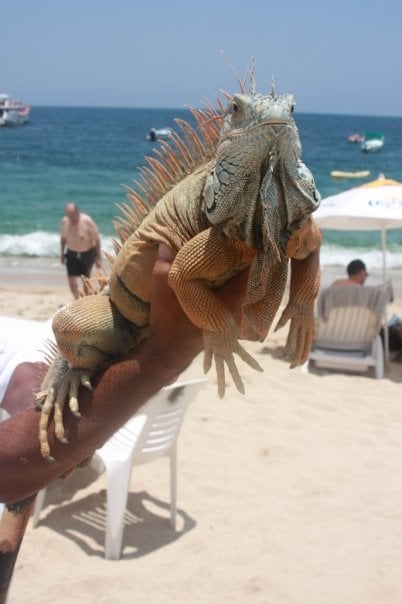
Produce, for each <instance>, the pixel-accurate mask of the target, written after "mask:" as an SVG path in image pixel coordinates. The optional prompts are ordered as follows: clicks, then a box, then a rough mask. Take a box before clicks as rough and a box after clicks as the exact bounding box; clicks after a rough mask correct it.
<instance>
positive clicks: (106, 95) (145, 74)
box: [0, 0, 402, 116]
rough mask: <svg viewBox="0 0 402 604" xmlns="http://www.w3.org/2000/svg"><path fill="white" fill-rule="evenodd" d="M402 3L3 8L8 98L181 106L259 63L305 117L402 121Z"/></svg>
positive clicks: (259, 78)
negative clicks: (251, 62) (386, 117)
mask: <svg viewBox="0 0 402 604" xmlns="http://www.w3.org/2000/svg"><path fill="white" fill-rule="evenodd" d="M401 27H402V3H401V2H400V0H377V1H375V2H374V1H373V0H348V1H347V0H337V1H336V2H333V3H331V4H329V3H328V2H325V1H324V0H304V1H303V0H300V1H297V0H284V1H281V0H275V2H274V1H272V0H239V1H237V2H235V1H233V0H232V1H231V2H228V1H227V0H203V1H202V2H194V0H187V2H184V1H179V0H154V1H152V0H141V2H139V1H138V0H113V1H106V0H81V1H79V0H68V1H62V0H17V1H15V2H6V3H4V5H3V6H2V9H1V25H0V64H1V70H0V92H8V93H9V94H11V95H12V96H14V97H17V98H20V99H21V100H23V101H25V102H29V103H31V104H32V105H78V106H122V107H183V106H184V105H199V104H200V101H201V100H202V99H203V98H205V97H207V98H209V99H212V100H213V99H214V95H215V94H216V93H219V90H220V89H224V90H227V91H228V92H236V91H237V84H236V81H235V78H234V76H233V74H232V72H231V70H230V68H229V67H228V65H227V63H226V62H225V59H224V58H223V57H222V55H221V53H220V51H221V49H223V50H224V51H225V53H226V54H227V55H228V56H229V57H230V59H231V62H232V63H233V64H234V66H235V67H236V69H237V70H238V71H239V72H240V73H243V72H244V69H245V67H246V65H247V63H248V62H249V60H250V58H251V57H255V59H256V83H257V90H258V91H260V92H267V91H268V90H269V87H270V82H271V77H272V75H274V77H275V81H276V88H277V91H278V92H292V93H293V94H294V95H295V97H296V103H297V110H298V111H303V112H313V113H314V112H319V113H346V114H362V115H394V116H401V115H402V33H401Z"/></svg>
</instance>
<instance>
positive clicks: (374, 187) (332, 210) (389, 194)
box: [314, 175, 402, 282]
mask: <svg viewBox="0 0 402 604" xmlns="http://www.w3.org/2000/svg"><path fill="white" fill-rule="evenodd" d="M314 219H315V221H316V222H317V224H318V226H319V227H320V229H335V230H342V231H380V232H381V248H382V258H383V280H384V282H385V280H386V247H387V243H386V231H387V230H388V229H398V228H402V183H398V181H395V180H391V179H386V178H385V177H384V176H383V175H380V176H379V178H378V179H377V180H375V181H373V182H370V183H367V184H364V185H361V186H360V187H353V188H352V189H348V190H347V191H344V192H343V193H338V194H337V195H331V196H330V197H326V198H324V199H322V201H321V205H320V207H319V208H318V210H316V212H314Z"/></svg>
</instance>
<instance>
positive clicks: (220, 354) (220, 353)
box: [204, 331, 263, 398]
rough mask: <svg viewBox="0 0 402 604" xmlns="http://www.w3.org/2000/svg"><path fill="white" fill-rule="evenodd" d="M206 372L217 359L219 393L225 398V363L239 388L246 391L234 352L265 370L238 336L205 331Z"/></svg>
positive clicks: (257, 367)
mask: <svg viewBox="0 0 402 604" xmlns="http://www.w3.org/2000/svg"><path fill="white" fill-rule="evenodd" d="M204 346H205V352H204V373H207V372H208V371H209V370H210V368H211V365H212V359H214V360H215V367H216V376H217V381H218V395H219V398H223V397H224V395H225V389H226V385H225V363H226V365H227V367H228V369H229V373H230V375H231V376H232V379H233V382H234V384H235V386H236V388H237V390H238V391H239V392H240V393H241V394H244V393H245V388H244V384H243V381H242V379H241V377H240V373H239V370H238V369H237V366H236V363H235V359H234V356H233V354H234V353H236V354H238V355H239V357H240V358H241V359H242V360H243V361H244V362H245V363H247V365H249V366H250V367H251V368H252V369H255V370H256V371H263V369H262V367H261V366H260V365H259V364H258V363H257V361H256V360H255V359H254V358H253V357H252V356H251V355H250V354H249V353H248V352H247V351H246V350H245V349H244V348H243V346H241V345H240V344H239V341H238V340H237V337H236V336H233V334H224V335H222V333H219V334H218V333H213V332H207V331H204Z"/></svg>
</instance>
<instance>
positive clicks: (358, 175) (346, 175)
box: [331, 170, 370, 178]
mask: <svg viewBox="0 0 402 604" xmlns="http://www.w3.org/2000/svg"><path fill="white" fill-rule="evenodd" d="M331 176H332V178H366V176H370V170H360V171H359V172H344V171H343V170H332V172H331Z"/></svg>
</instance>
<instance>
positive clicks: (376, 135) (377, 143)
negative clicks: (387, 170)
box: [360, 132, 384, 153]
mask: <svg viewBox="0 0 402 604" xmlns="http://www.w3.org/2000/svg"><path fill="white" fill-rule="evenodd" d="M383 146H384V135H383V134H382V133H381V132H365V133H364V141H363V142H362V144H361V146H360V149H361V150H362V151H363V153H375V152H376V151H379V150H380V149H381V148H382V147H383Z"/></svg>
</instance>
